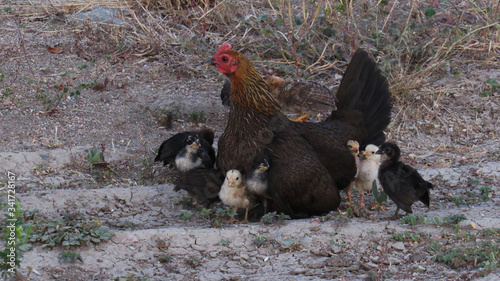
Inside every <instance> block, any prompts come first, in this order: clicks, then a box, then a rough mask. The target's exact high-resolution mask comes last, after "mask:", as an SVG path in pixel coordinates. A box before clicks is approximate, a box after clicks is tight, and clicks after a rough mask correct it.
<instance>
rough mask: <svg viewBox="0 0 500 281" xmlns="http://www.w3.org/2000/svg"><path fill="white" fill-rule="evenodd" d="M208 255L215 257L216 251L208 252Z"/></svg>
mask: <svg viewBox="0 0 500 281" xmlns="http://www.w3.org/2000/svg"><path fill="white" fill-rule="evenodd" d="M208 256H209V257H211V258H216V257H217V253H216V252H210V253H209V254H208Z"/></svg>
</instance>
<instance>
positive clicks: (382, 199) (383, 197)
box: [372, 180, 387, 206]
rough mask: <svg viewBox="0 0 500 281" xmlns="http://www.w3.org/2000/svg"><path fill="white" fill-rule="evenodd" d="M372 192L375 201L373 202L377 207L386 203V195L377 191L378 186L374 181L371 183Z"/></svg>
mask: <svg viewBox="0 0 500 281" xmlns="http://www.w3.org/2000/svg"><path fill="white" fill-rule="evenodd" d="M372 190H373V198H374V199H375V202H377V204H378V206H381V205H382V203H384V202H385V201H387V194H386V193H385V192H384V191H382V192H379V191H378V185H377V181H376V180H374V181H373V184H372Z"/></svg>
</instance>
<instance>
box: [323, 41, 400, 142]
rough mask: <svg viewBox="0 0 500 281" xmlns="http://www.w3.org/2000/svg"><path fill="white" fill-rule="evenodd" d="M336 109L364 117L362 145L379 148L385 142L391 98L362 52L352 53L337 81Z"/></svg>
mask: <svg viewBox="0 0 500 281" xmlns="http://www.w3.org/2000/svg"><path fill="white" fill-rule="evenodd" d="M337 110H338V111H352V110H358V111H360V112H361V113H362V114H363V123H364V126H365V128H366V130H367V136H366V138H364V139H363V143H362V145H367V144H375V145H381V144H382V143H383V142H384V141H385V135H384V133H383V131H384V130H385V128H387V126H388V125H389V123H390V121H391V110H392V95H391V92H390V91H389V86H388V83H387V79H386V78H385V76H384V75H383V74H382V73H381V71H380V69H379V68H378V67H377V64H376V63H375V61H374V60H373V58H371V57H370V55H369V54H368V53H367V52H366V51H364V50H362V49H358V50H357V51H356V53H354V55H353V57H352V59H351V62H350V63H349V66H348V67H347V70H346V72H345V74H344V77H343V78H342V81H341V82H340V86H339V89H338V91H337ZM334 116H335V114H334V115H332V118H334Z"/></svg>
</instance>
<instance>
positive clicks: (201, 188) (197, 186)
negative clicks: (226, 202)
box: [174, 168, 224, 208]
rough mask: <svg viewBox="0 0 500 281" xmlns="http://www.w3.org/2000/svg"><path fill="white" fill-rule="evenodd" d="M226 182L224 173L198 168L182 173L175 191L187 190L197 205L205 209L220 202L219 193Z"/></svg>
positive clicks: (176, 183)
mask: <svg viewBox="0 0 500 281" xmlns="http://www.w3.org/2000/svg"><path fill="white" fill-rule="evenodd" d="M223 182H224V173H222V172H221V171H220V170H216V169H206V168H196V169H192V170H189V171H187V172H183V173H182V172H181V174H180V177H179V179H178V180H177V181H175V182H174V184H175V187H174V190H175V191H179V190H181V189H182V190H185V191H187V193H188V194H189V196H191V198H193V200H194V201H195V203H196V204H200V205H203V206H204V207H205V208H207V207H209V206H210V205H211V204H213V203H215V202H217V201H219V191H220V188H221V186H222V183H223Z"/></svg>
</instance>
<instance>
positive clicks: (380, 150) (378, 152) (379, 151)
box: [375, 149, 384, 154]
mask: <svg viewBox="0 0 500 281" xmlns="http://www.w3.org/2000/svg"><path fill="white" fill-rule="evenodd" d="M375 153H377V154H384V152H382V149H379V150H377V152H375Z"/></svg>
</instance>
